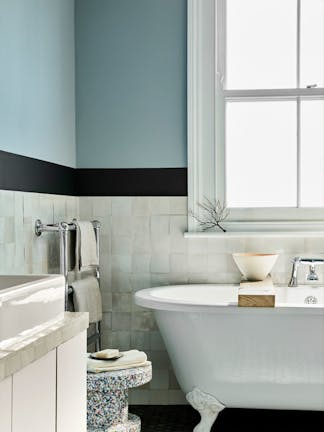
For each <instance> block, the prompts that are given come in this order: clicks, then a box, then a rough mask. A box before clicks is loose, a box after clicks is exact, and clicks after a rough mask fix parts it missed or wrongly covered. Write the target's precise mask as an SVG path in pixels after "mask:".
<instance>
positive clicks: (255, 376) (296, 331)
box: [135, 285, 324, 432]
mask: <svg viewBox="0 0 324 432" xmlns="http://www.w3.org/2000/svg"><path fill="white" fill-rule="evenodd" d="M308 296H313V297H315V298H316V299H317V304H306V303H305V299H306V298H307V297H308ZM237 297H238V286H237V285H179V286H168V287H161V288H151V289H145V290H141V291H138V292H137V293H136V295H135V301H136V303H137V304H138V305H140V306H144V307H148V308H151V309H154V311H155V316H156V320H157V323H158V326H159V329H160V331H161V334H162V336H163V339H164V341H165V344H166V347H167V350H168V353H169V355H170V358H171V361H172V364H173V367H174V371H175V374H176V376H177V378H178V381H179V384H180V386H181V388H182V390H183V391H184V392H185V393H186V394H187V399H188V400H189V402H190V403H191V404H192V405H193V406H194V407H195V408H196V409H198V411H199V412H200V414H201V416H202V421H201V423H200V424H199V425H198V426H197V427H196V428H195V431H200V432H207V431H210V428H211V426H212V424H213V422H214V421H215V419H216V417H217V414H218V412H219V411H220V410H221V409H223V408H224V407H236V408H269V409H294V410H321V411H324V288H323V287H309V286H302V287H297V288H287V287H276V307H275V308H239V307H237Z"/></svg>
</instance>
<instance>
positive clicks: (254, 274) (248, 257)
mask: <svg viewBox="0 0 324 432" xmlns="http://www.w3.org/2000/svg"><path fill="white" fill-rule="evenodd" d="M232 256H233V259H234V261H235V263H236V265H237V267H238V268H239V270H240V272H241V273H242V275H243V276H244V277H245V278H246V279H247V280H250V281H262V280H264V279H265V278H266V277H267V276H268V274H269V273H270V272H271V270H272V267H273V266H274V264H275V262H276V260H277V258H278V254H265V253H233V254H232Z"/></svg>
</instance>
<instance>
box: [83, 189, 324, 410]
mask: <svg viewBox="0 0 324 432" xmlns="http://www.w3.org/2000/svg"><path fill="white" fill-rule="evenodd" d="M79 207H80V217H81V218H95V219H99V220H100V221H101V222H102V226H103V230H104V232H105V233H106V235H107V241H105V242H102V246H101V256H102V260H101V264H102V267H103V271H104V276H103V278H102V291H103V296H104V309H105V312H106V314H108V315H109V319H107V321H105V324H104V343H105V345H106V346H108V345H109V346H112V347H113V346H116V347H119V348H121V349H128V348H138V349H143V350H145V351H146V352H147V354H148V356H149V358H150V359H151V360H152V361H153V367H154V378H153V380H152V382H151V383H150V384H148V385H146V386H144V387H143V388H140V389H136V390H133V391H132V392H131V396H130V397H131V403H139V404H140V403H144V404H146V403H151V404H163V403H170V404H178V403H185V399H184V396H183V394H182V392H181V390H180V389H179V385H178V383H177V380H176V378H175V376H174V373H173V371H172V367H171V365H170V361H169V357H168V355H167V353H166V350H165V346H164V343H163V341H162V338H161V336H160V334H159V331H158V329H157V327H156V324H155V321H154V316H153V314H152V312H151V311H146V310H145V309H143V308H141V307H138V306H136V305H135V304H134V302H133V295H132V294H133V292H135V291H137V290H139V289H142V288H148V287H150V286H159V285H168V284H183V283H200V282H209V283H211V282H228V283H230V282H239V280H240V274H239V272H238V270H237V268H236V266H235V264H234V262H233V260H232V257H231V253H233V252H244V251H253V252H261V251H262V252H264V251H269V252H272V251H273V252H274V251H278V252H280V253H281V255H280V257H279V259H278V261H277V263H276V265H275V268H274V270H273V278H274V280H275V282H277V283H285V282H287V281H288V279H289V276H290V271H291V264H290V259H291V258H292V257H293V256H295V255H300V254H301V255H313V254H315V255H316V256H319V257H323V258H324V240H322V239H319V240H317V239H305V240H304V239H269V238H267V239H262V238H260V239H247V240H244V239H228V240H227V239H184V237H183V232H184V231H186V229H187V199H186V198H184V197H116V198H115V197H112V198H110V197H109V198H87V197H85V198H84V197H81V198H80V199H79ZM306 270H307V269H304V271H305V272H306ZM319 271H320V277H321V278H322V280H323V272H322V271H321V270H320V269H319ZM303 277H304V276H303V272H301V274H300V278H301V280H303Z"/></svg>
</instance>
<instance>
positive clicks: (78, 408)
mask: <svg viewBox="0 0 324 432" xmlns="http://www.w3.org/2000/svg"><path fill="white" fill-rule="evenodd" d="M86 347H87V333H86V332H83V333H81V334H79V335H78V336H75V337H74V338H73V339H71V340H69V341H67V342H65V343H64V344H62V345H60V346H59V347H58V348H57V432H71V431H77V432H86V430H87V360H86Z"/></svg>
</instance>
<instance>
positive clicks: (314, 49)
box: [300, 0, 324, 88]
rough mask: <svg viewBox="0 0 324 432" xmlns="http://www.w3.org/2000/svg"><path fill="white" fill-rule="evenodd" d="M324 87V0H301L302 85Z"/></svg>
mask: <svg viewBox="0 0 324 432" xmlns="http://www.w3.org/2000/svg"><path fill="white" fill-rule="evenodd" d="M313 84H317V87H324V0H301V15H300V85H301V87H304V88H305V87H307V86H308V85H313Z"/></svg>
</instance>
